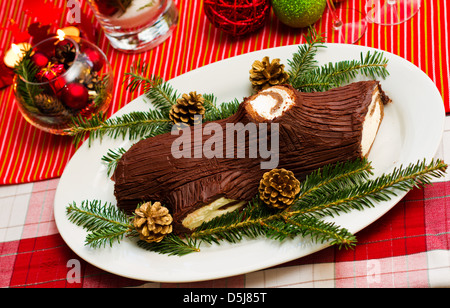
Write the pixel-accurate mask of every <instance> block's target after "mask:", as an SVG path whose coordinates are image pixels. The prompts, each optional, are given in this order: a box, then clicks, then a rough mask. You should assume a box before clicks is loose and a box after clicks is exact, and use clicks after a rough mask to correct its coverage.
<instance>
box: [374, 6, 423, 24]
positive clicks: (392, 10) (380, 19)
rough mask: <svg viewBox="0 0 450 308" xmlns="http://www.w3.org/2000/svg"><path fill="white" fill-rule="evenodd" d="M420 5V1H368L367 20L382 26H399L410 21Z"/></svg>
mask: <svg viewBox="0 0 450 308" xmlns="http://www.w3.org/2000/svg"><path fill="white" fill-rule="evenodd" d="M421 5H422V0H368V1H367V2H366V12H367V20H368V21H369V22H371V23H376V24H380V25H384V26H392V25H398V24H401V23H403V22H405V21H407V20H409V19H411V18H412V17H413V16H414V15H415V14H416V13H417V12H418V11H419V10H420V7H421Z"/></svg>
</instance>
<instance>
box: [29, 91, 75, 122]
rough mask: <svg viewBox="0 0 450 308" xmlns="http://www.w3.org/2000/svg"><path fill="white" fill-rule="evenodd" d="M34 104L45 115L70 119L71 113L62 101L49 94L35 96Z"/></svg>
mask: <svg viewBox="0 0 450 308" xmlns="http://www.w3.org/2000/svg"><path fill="white" fill-rule="evenodd" d="M34 103H35V104H36V107H37V108H38V109H39V110H40V111H41V112H42V113H45V114H48V115H55V116H64V117H66V116H67V117H68V116H70V115H69V112H68V111H67V110H66V108H65V107H64V105H63V104H62V103H61V101H60V100H59V99H58V98H56V97H54V96H51V95H48V94H39V95H37V96H35V98H34Z"/></svg>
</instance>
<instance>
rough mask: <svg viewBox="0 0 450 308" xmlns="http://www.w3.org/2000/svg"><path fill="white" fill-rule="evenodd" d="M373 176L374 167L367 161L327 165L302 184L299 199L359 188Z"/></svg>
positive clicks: (311, 174) (357, 160)
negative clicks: (345, 188) (353, 187)
mask: <svg viewBox="0 0 450 308" xmlns="http://www.w3.org/2000/svg"><path fill="white" fill-rule="evenodd" d="M370 175H373V172H372V165H371V164H370V162H369V161H368V160H367V159H365V158H364V159H356V160H352V161H347V162H343V163H341V162H338V163H335V164H332V165H326V166H323V167H322V168H319V169H317V170H315V171H313V172H311V173H310V174H309V175H308V176H307V177H306V179H305V180H304V181H302V182H301V183H300V193H299V195H298V196H297V198H298V199H304V198H309V197H312V198H314V197H315V194H318V195H324V194H329V193H332V192H333V191H336V190H341V189H343V188H344V187H347V186H349V185H350V186H357V185H359V184H361V183H363V182H365V181H367V180H368V178H369V176H370Z"/></svg>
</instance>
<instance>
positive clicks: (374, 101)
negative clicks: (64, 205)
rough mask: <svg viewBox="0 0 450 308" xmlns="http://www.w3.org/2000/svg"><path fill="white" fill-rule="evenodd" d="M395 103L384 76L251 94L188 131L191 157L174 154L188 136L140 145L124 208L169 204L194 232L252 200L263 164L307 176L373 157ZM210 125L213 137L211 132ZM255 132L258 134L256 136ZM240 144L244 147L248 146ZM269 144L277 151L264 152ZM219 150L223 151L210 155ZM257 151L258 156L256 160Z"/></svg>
mask: <svg viewBox="0 0 450 308" xmlns="http://www.w3.org/2000/svg"><path fill="white" fill-rule="evenodd" d="M389 101H390V99H389V98H388V97H387V96H386V95H385V93H384V92H383V90H382V89H381V86H380V84H379V82H377V81H361V82H355V83H352V84H350V85H347V86H344V87H340V88H336V89H332V90H330V91H326V92H314V93H303V92H298V91H297V90H295V89H294V88H292V87H291V86H275V87H272V88H269V89H266V90H264V91H262V92H259V93H258V94H255V95H253V96H250V97H248V98H246V99H245V100H244V101H243V102H242V103H241V104H240V106H239V108H238V111H237V112H236V113H235V114H234V115H232V116H231V117H229V118H227V119H224V120H218V121H214V122H208V123H204V124H203V125H201V126H200V125H198V126H193V127H189V128H187V129H185V130H184V132H183V134H185V133H187V135H185V136H188V135H190V141H191V143H190V146H191V147H190V150H191V156H189V155H187V157H179V158H175V157H174V155H173V153H172V145H173V144H174V143H176V142H177V141H178V142H179V143H180V139H179V138H181V133H180V134H172V133H166V134H163V135H158V136H155V137H152V138H148V139H144V140H141V141H139V142H137V143H136V144H135V145H133V146H132V147H131V148H130V149H129V150H128V151H127V152H126V153H125V154H124V155H123V156H122V158H121V159H120V161H119V163H118V165H117V168H116V170H115V173H114V175H113V179H114V181H115V191H114V193H115V196H116V199H117V205H118V207H119V208H121V209H124V210H126V211H128V212H131V211H133V210H134V209H136V206H137V205H138V204H139V203H142V202H143V201H159V202H162V203H163V204H164V205H166V206H167V207H168V208H169V210H170V213H171V214H172V216H173V219H174V223H173V226H174V232H175V233H178V234H183V233H185V232H191V231H192V229H194V228H195V227H196V226H198V225H199V223H201V222H203V221H207V220H209V219H211V218H213V217H215V216H218V215H222V214H224V213H226V212H228V211H232V210H236V209H238V208H240V207H242V206H244V205H245V203H246V201H249V200H251V199H252V198H253V197H254V196H255V195H256V194H257V192H258V183H259V180H260V179H261V177H262V175H263V174H264V173H265V172H267V169H264V168H262V163H264V162H270V161H272V162H276V163H277V164H278V165H277V166H271V167H272V168H275V167H276V168H285V169H287V170H290V171H292V172H293V173H294V175H295V176H296V177H297V178H299V179H302V178H304V177H305V176H306V175H307V174H309V173H310V172H312V171H314V170H316V169H318V168H320V167H322V166H324V165H328V164H333V163H336V162H344V161H348V160H354V159H358V158H361V157H366V156H367V155H368V154H369V152H370V149H371V146H372V144H373V142H374V140H375V137H376V134H377V131H378V128H379V126H380V123H381V121H382V119H383V108H384V105H385V104H387V103H388V102H389ZM250 123H251V125H248V124H250ZM227 124H228V126H229V127H230V125H234V126H233V128H235V132H236V135H235V137H236V138H230V136H229V135H228V136H227V134H226V131H227ZM207 125H210V126H209V127H208V126H207ZM211 125H213V127H212V126H211ZM264 127H265V128H266V129H265V130H264ZM205 128H206V131H207V132H209V133H208V134H204V133H203V132H205ZM212 128H215V129H214V130H213V129H212ZM260 128H261V129H260ZM196 129H201V133H200V135H198V134H197V135H195V134H194V133H195V132H196ZM252 129H254V131H253V132H256V134H255V133H253V134H251V133H249V131H251V130H252ZM217 131H221V132H222V134H221V135H220V134H217ZM198 132H199V131H197V133H198ZM261 132H264V133H261ZM243 133H244V135H245V142H244V150H245V152H244V153H246V156H245V157H240V158H238V153H237V150H238V149H239V147H237V143H236V142H237V141H236V140H238V137H239V136H240V134H243ZM261 135H262V136H263V137H264V138H263V137H262V136H261ZM199 136H200V137H199ZM219 137H220V138H219ZM195 138H197V140H195ZM199 138H201V140H199ZM252 138H256V139H257V142H256V144H257V145H258V150H257V151H255V149H254V148H253V149H251V147H254V144H255V142H254V140H252ZM273 138H276V141H277V142H276V143H277V145H274V143H272V141H273ZM220 139H221V140H220ZM230 139H232V140H230ZM229 142H231V143H232V144H231V145H233V146H234V155H230V152H228V156H227V145H228V148H230V147H229V146H230V145H229V144H228V143H229ZM184 145H187V144H184ZM213 145H214V146H213ZM238 145H239V146H240V147H241V150H242V146H243V144H241V143H239V144H238ZM252 145H253V146H252ZM216 146H217V147H220V146H221V148H220V150H221V151H217V148H215V147H216ZM263 146H265V147H266V149H267V150H268V151H269V152H264V151H261V149H262V147H263ZM205 149H209V151H210V152H208V151H205ZM211 150H214V153H222V156H220V155H213V157H211V155H205V153H209V154H211ZM275 150H276V151H275ZM195 153H201V154H202V155H198V156H197V157H196V156H195V155H193V154H195ZM251 153H253V154H254V153H256V157H250V154H251ZM267 153H270V155H267ZM262 154H265V155H262ZM253 156H254V155H253Z"/></svg>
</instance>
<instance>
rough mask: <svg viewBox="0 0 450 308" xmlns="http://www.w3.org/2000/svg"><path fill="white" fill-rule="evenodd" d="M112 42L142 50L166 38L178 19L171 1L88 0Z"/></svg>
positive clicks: (122, 47)
mask: <svg viewBox="0 0 450 308" xmlns="http://www.w3.org/2000/svg"><path fill="white" fill-rule="evenodd" d="M88 3H89V5H90V7H91V9H92V11H93V12H94V15H95V16H96V18H97V20H98V21H99V22H100V24H101V26H102V28H103V30H104V32H105V35H106V37H107V38H108V39H109V41H110V43H111V45H112V46H113V47H114V48H115V49H117V50H120V51H123V52H143V51H146V50H149V49H152V48H154V47H156V46H157V45H159V44H161V43H162V42H163V41H164V40H166V39H167V38H168V37H169V36H170V35H171V34H172V32H173V29H174V28H175V27H176V24H177V22H178V9H177V7H176V6H175V4H174V3H173V1H172V0H88Z"/></svg>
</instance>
